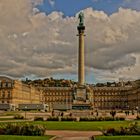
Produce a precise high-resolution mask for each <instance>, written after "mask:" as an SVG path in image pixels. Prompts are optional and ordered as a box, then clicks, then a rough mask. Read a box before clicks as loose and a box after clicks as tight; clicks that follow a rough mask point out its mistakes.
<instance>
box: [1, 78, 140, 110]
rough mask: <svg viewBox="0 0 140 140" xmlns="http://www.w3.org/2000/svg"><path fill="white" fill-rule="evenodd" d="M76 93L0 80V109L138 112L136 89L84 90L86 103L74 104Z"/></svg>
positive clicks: (138, 91) (139, 99)
mask: <svg viewBox="0 0 140 140" xmlns="http://www.w3.org/2000/svg"><path fill="white" fill-rule="evenodd" d="M76 90H77V87H75V86H71V87H39V86H37V87H35V86H33V85H29V84H25V83H23V82H21V81H19V80H13V79H11V78H8V77H0V105H1V106H3V107H4V105H6V104H9V105H11V106H13V110H14V109H16V108H18V106H19V105H21V104H28V105H29V104H30V105H32V104H34V105H35V104H38V105H39V104H47V105H48V107H49V110H53V109H55V110H69V109H76V104H78V105H79V106H81V109H95V110H97V109H103V110H108V109H136V107H139V108H140V88H139V87H137V86H132V85H131V86H118V87H116V86H113V87H112V86H111V87H107V86H104V87H97V86H86V92H85V93H86V95H85V96H86V99H85V101H82V102H80V100H79V101H78V102H75V100H76V98H77V97H76V92H77V91H76ZM78 92H81V91H78ZM82 94H83V93H82ZM83 103H84V105H83ZM1 106H0V109H2V107H1ZM73 106H74V107H73ZM83 106H85V108H83ZM78 109H80V108H78Z"/></svg>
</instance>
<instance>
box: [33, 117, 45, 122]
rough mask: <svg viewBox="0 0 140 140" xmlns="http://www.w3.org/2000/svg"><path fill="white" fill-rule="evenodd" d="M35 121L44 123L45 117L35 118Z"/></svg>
mask: <svg viewBox="0 0 140 140" xmlns="http://www.w3.org/2000/svg"><path fill="white" fill-rule="evenodd" d="M34 121H44V119H43V117H35V118H34Z"/></svg>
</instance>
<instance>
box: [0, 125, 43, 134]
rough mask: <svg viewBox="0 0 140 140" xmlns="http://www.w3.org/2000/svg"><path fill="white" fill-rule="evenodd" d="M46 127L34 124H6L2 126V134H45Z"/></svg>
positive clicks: (0, 132) (0, 127) (0, 128)
mask: <svg viewBox="0 0 140 140" xmlns="http://www.w3.org/2000/svg"><path fill="white" fill-rule="evenodd" d="M44 133H45V127H43V126H41V125H32V124H27V123H26V124H22V125H20V124H13V123H10V124H6V125H3V126H0V135H22V136H43V135H44Z"/></svg>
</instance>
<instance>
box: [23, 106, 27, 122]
mask: <svg viewBox="0 0 140 140" xmlns="http://www.w3.org/2000/svg"><path fill="white" fill-rule="evenodd" d="M24 108H25V120H26V111H27V106H25V107H24Z"/></svg>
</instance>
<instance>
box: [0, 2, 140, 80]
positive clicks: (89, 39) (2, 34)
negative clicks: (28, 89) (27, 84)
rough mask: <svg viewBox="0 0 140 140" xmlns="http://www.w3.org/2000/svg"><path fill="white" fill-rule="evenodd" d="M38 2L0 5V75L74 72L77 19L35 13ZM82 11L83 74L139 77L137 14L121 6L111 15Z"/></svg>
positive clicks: (98, 77) (102, 77)
mask: <svg viewBox="0 0 140 140" xmlns="http://www.w3.org/2000/svg"><path fill="white" fill-rule="evenodd" d="M33 2H34V3H33ZM36 2H37V3H38V2H41V1H38V0H37V1H35V0H34V1H33V0H24V1H23V0H1V1H0V60H1V61H0V74H2V75H10V76H13V77H24V76H30V75H34V76H36V77H46V76H50V75H58V74H61V75H63V74H64V75H67V74H72V75H75V74H77V67H78V66H77V52H78V38H77V36H76V34H77V29H76V26H77V25H78V18H77V15H75V16H74V17H64V16H63V13H61V12H52V13H51V14H49V15H46V14H45V13H41V12H39V11H38V10H37V12H34V8H35V5H36ZM83 12H84V14H85V25H86V32H85V34H86V37H85V52H86V54H85V56H86V73H88V74H89V75H92V74H93V73H94V76H95V77H96V81H102V80H105V79H107V80H113V79H114V80H117V79H118V78H119V77H123V76H125V77H126V78H135V79H136V78H140V77H139V71H138V70H139V69H140V65H139V61H138V59H139V57H138V56H139V54H140V47H139V44H140V40H139V36H140V12H138V11H133V10H131V9H123V8H120V9H119V11H118V12H116V13H114V14H112V15H110V16H108V15H107V14H106V13H104V12H102V11H95V10H93V9H92V8H87V9H84V10H83ZM89 72H90V73H89Z"/></svg>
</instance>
